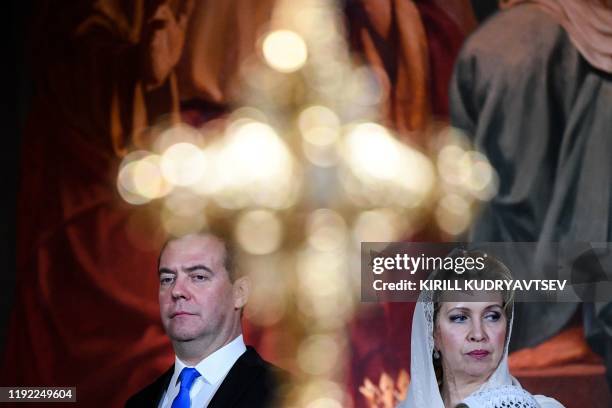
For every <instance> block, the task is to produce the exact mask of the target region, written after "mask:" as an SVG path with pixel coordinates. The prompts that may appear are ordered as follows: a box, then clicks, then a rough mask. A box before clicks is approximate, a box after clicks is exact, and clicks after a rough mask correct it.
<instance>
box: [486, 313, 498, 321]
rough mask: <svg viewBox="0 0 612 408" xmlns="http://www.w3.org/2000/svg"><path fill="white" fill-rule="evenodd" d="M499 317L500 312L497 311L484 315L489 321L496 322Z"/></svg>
mask: <svg viewBox="0 0 612 408" xmlns="http://www.w3.org/2000/svg"><path fill="white" fill-rule="evenodd" d="M500 318H501V313H499V312H492V313H487V314H486V315H485V319H487V320H489V321H491V322H496V321H498V320H499V319H500Z"/></svg>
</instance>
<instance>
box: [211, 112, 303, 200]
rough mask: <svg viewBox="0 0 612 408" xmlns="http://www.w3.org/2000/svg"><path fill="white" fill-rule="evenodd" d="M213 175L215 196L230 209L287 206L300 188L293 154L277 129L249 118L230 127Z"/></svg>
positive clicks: (220, 147) (216, 157)
mask: <svg viewBox="0 0 612 408" xmlns="http://www.w3.org/2000/svg"><path fill="white" fill-rule="evenodd" d="M212 174H214V183H215V187H214V189H213V190H214V191H213V193H214V198H215V199H216V200H217V202H218V203H219V204H220V205H221V206H223V207H226V208H245V207H249V206H263V207H267V208H275V209H279V208H286V207H288V206H290V205H292V204H293V202H294V201H295V199H296V198H297V192H298V191H299V187H300V179H299V175H298V173H297V172H296V168H295V165H294V161H293V157H292V155H291V153H290V152H289V150H288V148H287V146H286V145H285V144H284V143H283V141H282V140H281V139H280V138H279V137H278V135H277V134H276V132H275V131H274V129H272V128H271V127H270V126H269V125H266V124H264V123H260V122H254V121H249V120H246V119H242V120H239V121H238V122H237V123H235V124H234V125H233V126H231V127H230V129H228V133H227V137H226V139H225V140H224V141H223V142H222V144H221V146H219V147H218V151H217V153H216V154H215V155H214V171H213V172H212ZM211 181H212V180H211Z"/></svg>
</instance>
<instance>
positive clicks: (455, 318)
mask: <svg viewBox="0 0 612 408" xmlns="http://www.w3.org/2000/svg"><path fill="white" fill-rule="evenodd" d="M449 319H450V321H451V322H453V323H463V322H465V321H466V320H467V316H466V315H452V316H450V317H449Z"/></svg>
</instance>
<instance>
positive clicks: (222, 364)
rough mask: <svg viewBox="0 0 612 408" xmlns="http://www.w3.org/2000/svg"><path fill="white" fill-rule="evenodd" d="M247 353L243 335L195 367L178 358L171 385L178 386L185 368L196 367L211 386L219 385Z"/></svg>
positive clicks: (175, 362)
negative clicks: (179, 378)
mask: <svg viewBox="0 0 612 408" xmlns="http://www.w3.org/2000/svg"><path fill="white" fill-rule="evenodd" d="M245 351H246V345H245V344H244V339H243V337H242V334H240V335H239V336H238V337H236V338H235V339H234V340H232V341H230V342H229V343H227V344H226V345H225V346H223V347H221V348H220V349H219V350H217V351H215V352H214V353H212V354H211V355H209V356H208V357H206V358H205V359H203V360H202V361H200V362H199V363H198V364H196V365H195V366H189V365H187V364H185V363H184V362H182V361H181V360H180V359H179V358H178V357H175V361H174V374H173V375H172V379H171V380H170V381H171V382H170V384H173V385H176V383H177V381H178V377H179V374H180V373H181V371H182V370H183V368H185V367H194V368H195V369H196V370H198V372H199V373H200V374H201V375H202V379H204V381H206V382H207V383H209V384H217V383H218V382H219V381H221V380H222V379H223V378H225V375H226V374H227V373H228V371H229V370H230V369H231V368H232V366H233V365H234V363H235V362H236V360H238V358H240V356H241V355H242V354H243V353H244V352H245Z"/></svg>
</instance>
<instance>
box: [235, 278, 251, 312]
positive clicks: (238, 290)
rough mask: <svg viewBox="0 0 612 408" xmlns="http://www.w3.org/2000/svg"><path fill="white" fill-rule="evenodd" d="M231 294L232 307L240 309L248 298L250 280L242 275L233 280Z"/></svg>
mask: <svg viewBox="0 0 612 408" xmlns="http://www.w3.org/2000/svg"><path fill="white" fill-rule="evenodd" d="M232 292H233V293H232V294H233V296H234V308H236V309H242V308H243V307H244V306H245V305H246V303H247V301H248V300H249V294H250V293H251V280H250V279H249V278H248V277H247V276H243V277H241V278H238V279H236V280H235V281H234V284H233V289H232Z"/></svg>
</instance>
